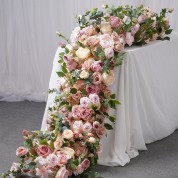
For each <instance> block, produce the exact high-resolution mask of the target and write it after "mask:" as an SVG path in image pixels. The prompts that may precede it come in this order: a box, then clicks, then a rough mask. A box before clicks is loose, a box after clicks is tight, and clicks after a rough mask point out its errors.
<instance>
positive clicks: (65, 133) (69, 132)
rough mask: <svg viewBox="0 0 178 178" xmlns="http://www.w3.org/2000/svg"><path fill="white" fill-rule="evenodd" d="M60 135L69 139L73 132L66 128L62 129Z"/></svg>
mask: <svg viewBox="0 0 178 178" xmlns="http://www.w3.org/2000/svg"><path fill="white" fill-rule="evenodd" d="M62 136H63V138H66V139H68V140H69V139H71V138H73V136H74V133H73V132H72V130H70V129H66V130H64V132H63V134H62Z"/></svg>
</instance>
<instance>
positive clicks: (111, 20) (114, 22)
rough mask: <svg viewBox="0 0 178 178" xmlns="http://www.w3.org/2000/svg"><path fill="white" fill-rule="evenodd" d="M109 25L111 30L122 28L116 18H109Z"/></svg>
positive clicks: (120, 22)
mask: <svg viewBox="0 0 178 178" xmlns="http://www.w3.org/2000/svg"><path fill="white" fill-rule="evenodd" d="M109 23H110V25H111V27H113V28H120V27H121V26H122V21H121V19H119V18H118V17H115V16H110V18H109Z"/></svg>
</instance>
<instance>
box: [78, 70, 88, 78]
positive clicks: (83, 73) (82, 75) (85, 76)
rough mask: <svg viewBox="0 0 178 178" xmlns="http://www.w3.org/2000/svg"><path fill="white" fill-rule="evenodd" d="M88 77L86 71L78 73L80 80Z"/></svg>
mask: <svg viewBox="0 0 178 178" xmlns="http://www.w3.org/2000/svg"><path fill="white" fill-rule="evenodd" d="M88 77H89V72H87V71H86V70H82V72H81V73H80V78H83V79H85V78H88Z"/></svg>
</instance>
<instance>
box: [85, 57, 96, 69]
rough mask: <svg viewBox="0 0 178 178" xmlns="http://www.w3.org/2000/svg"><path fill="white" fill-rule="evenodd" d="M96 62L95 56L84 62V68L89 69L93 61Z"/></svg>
mask: <svg viewBox="0 0 178 178" xmlns="http://www.w3.org/2000/svg"><path fill="white" fill-rule="evenodd" d="M93 62H95V60H94V59H93V58H89V59H87V60H86V61H85V62H84V63H83V64H82V70H89V69H90V67H91V65H92V63H93Z"/></svg>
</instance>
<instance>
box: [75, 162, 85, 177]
mask: <svg viewBox="0 0 178 178" xmlns="http://www.w3.org/2000/svg"><path fill="white" fill-rule="evenodd" d="M83 171H84V169H83V167H82V165H81V164H79V165H78V167H77V170H76V172H75V173H74V174H75V175H78V174H82V173H83Z"/></svg>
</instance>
